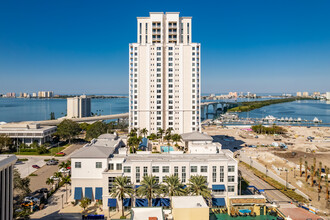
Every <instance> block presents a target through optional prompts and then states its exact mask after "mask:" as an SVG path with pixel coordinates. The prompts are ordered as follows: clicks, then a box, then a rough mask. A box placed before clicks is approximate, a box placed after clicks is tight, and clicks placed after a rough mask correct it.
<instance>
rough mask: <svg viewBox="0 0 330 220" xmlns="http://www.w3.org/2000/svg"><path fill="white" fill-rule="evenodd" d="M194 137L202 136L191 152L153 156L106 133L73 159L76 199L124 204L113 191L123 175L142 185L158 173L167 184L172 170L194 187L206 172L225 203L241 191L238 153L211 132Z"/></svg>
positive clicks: (134, 202)
mask: <svg viewBox="0 0 330 220" xmlns="http://www.w3.org/2000/svg"><path fill="white" fill-rule="evenodd" d="M183 136H185V135H183ZM193 136H195V137H197V138H196V140H194V139H193V137H191V138H190V139H189V141H190V142H191V143H190V145H189V146H190V150H189V151H188V152H187V153H183V152H182V151H172V152H169V153H162V154H152V153H151V152H150V151H142V152H138V153H136V154H128V151H127V148H126V147H125V146H124V145H123V141H122V140H121V139H120V138H118V137H117V136H115V135H109V134H107V135H101V136H100V137H99V138H98V139H95V140H93V141H92V142H91V144H88V145H86V146H85V147H83V148H82V149H80V150H78V151H77V152H76V153H74V154H73V155H72V157H71V163H72V177H71V179H72V191H73V195H72V198H71V199H72V200H80V199H81V198H83V197H88V198H90V199H91V200H92V201H94V200H100V199H102V200H103V208H104V209H108V208H109V207H110V208H115V207H118V208H120V207H121V205H120V204H121V201H117V199H116V198H111V196H110V194H109V192H110V190H111V188H112V185H113V182H114V180H115V178H116V177H117V176H127V177H128V178H129V179H130V181H131V182H132V183H133V184H134V185H135V187H139V185H140V184H141V181H142V179H143V176H146V175H153V176H155V177H156V179H157V180H158V181H159V182H160V183H161V182H163V181H164V180H165V178H166V176H170V175H172V174H174V175H177V176H178V177H179V178H180V179H181V181H182V183H183V184H184V185H188V183H189V179H190V177H191V176H194V175H201V176H204V177H205V178H206V180H207V183H208V187H209V188H210V189H211V190H212V195H213V197H215V198H221V199H222V201H225V198H226V197H227V196H233V195H237V185H238V164H237V161H236V160H235V159H234V158H233V153H232V152H231V151H230V150H222V149H221V145H220V144H219V143H213V142H212V137H210V136H208V135H206V134H202V136H198V134H194V135H193ZM198 137H199V138H198ZM202 139H204V140H202ZM186 140H187V139H186ZM205 140H206V141H205ZM198 142H200V143H199V144H198ZM163 200H164V201H161V202H160V203H162V204H164V206H166V204H169V202H168V201H167V200H168V199H167V200H166V198H164V199H163ZM165 200H166V201H165ZM153 203H154V201H153ZM156 203H157V201H156V200H155V204H156ZM147 205H148V202H147V200H146V199H140V198H135V199H133V198H132V199H131V198H127V199H125V200H124V206H125V207H134V206H136V207H141V206H147ZM168 206H169V205H168ZM218 206H219V205H218ZM220 206H221V205H220ZM223 206H224V205H223Z"/></svg>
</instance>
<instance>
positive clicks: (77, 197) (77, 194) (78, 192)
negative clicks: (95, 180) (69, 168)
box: [74, 187, 82, 200]
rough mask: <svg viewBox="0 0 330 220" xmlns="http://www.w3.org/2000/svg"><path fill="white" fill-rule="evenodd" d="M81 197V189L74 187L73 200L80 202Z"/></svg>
mask: <svg viewBox="0 0 330 220" xmlns="http://www.w3.org/2000/svg"><path fill="white" fill-rule="evenodd" d="M81 197H82V188H81V187H75V188H74V199H75V200H81Z"/></svg>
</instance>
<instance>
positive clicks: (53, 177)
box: [49, 176, 60, 181]
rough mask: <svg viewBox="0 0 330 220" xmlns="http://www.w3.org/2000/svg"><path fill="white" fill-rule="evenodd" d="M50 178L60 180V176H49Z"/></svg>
mask: <svg viewBox="0 0 330 220" xmlns="http://www.w3.org/2000/svg"><path fill="white" fill-rule="evenodd" d="M49 178H50V179H53V180H55V181H58V180H60V178H58V177H55V176H51V177H49Z"/></svg>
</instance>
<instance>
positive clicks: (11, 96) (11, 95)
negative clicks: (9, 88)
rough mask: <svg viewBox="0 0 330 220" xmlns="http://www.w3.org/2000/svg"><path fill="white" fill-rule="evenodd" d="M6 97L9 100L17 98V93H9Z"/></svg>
mask: <svg viewBox="0 0 330 220" xmlns="http://www.w3.org/2000/svg"><path fill="white" fill-rule="evenodd" d="M6 97H7V98H16V93H15V92H8V93H7V94H6Z"/></svg>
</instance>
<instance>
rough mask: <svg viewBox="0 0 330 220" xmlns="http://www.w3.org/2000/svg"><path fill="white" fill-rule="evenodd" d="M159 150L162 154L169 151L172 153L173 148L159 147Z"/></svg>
mask: <svg viewBox="0 0 330 220" xmlns="http://www.w3.org/2000/svg"><path fill="white" fill-rule="evenodd" d="M160 150H161V151H162V152H166V153H167V152H169V151H174V149H173V147H172V146H160Z"/></svg>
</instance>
